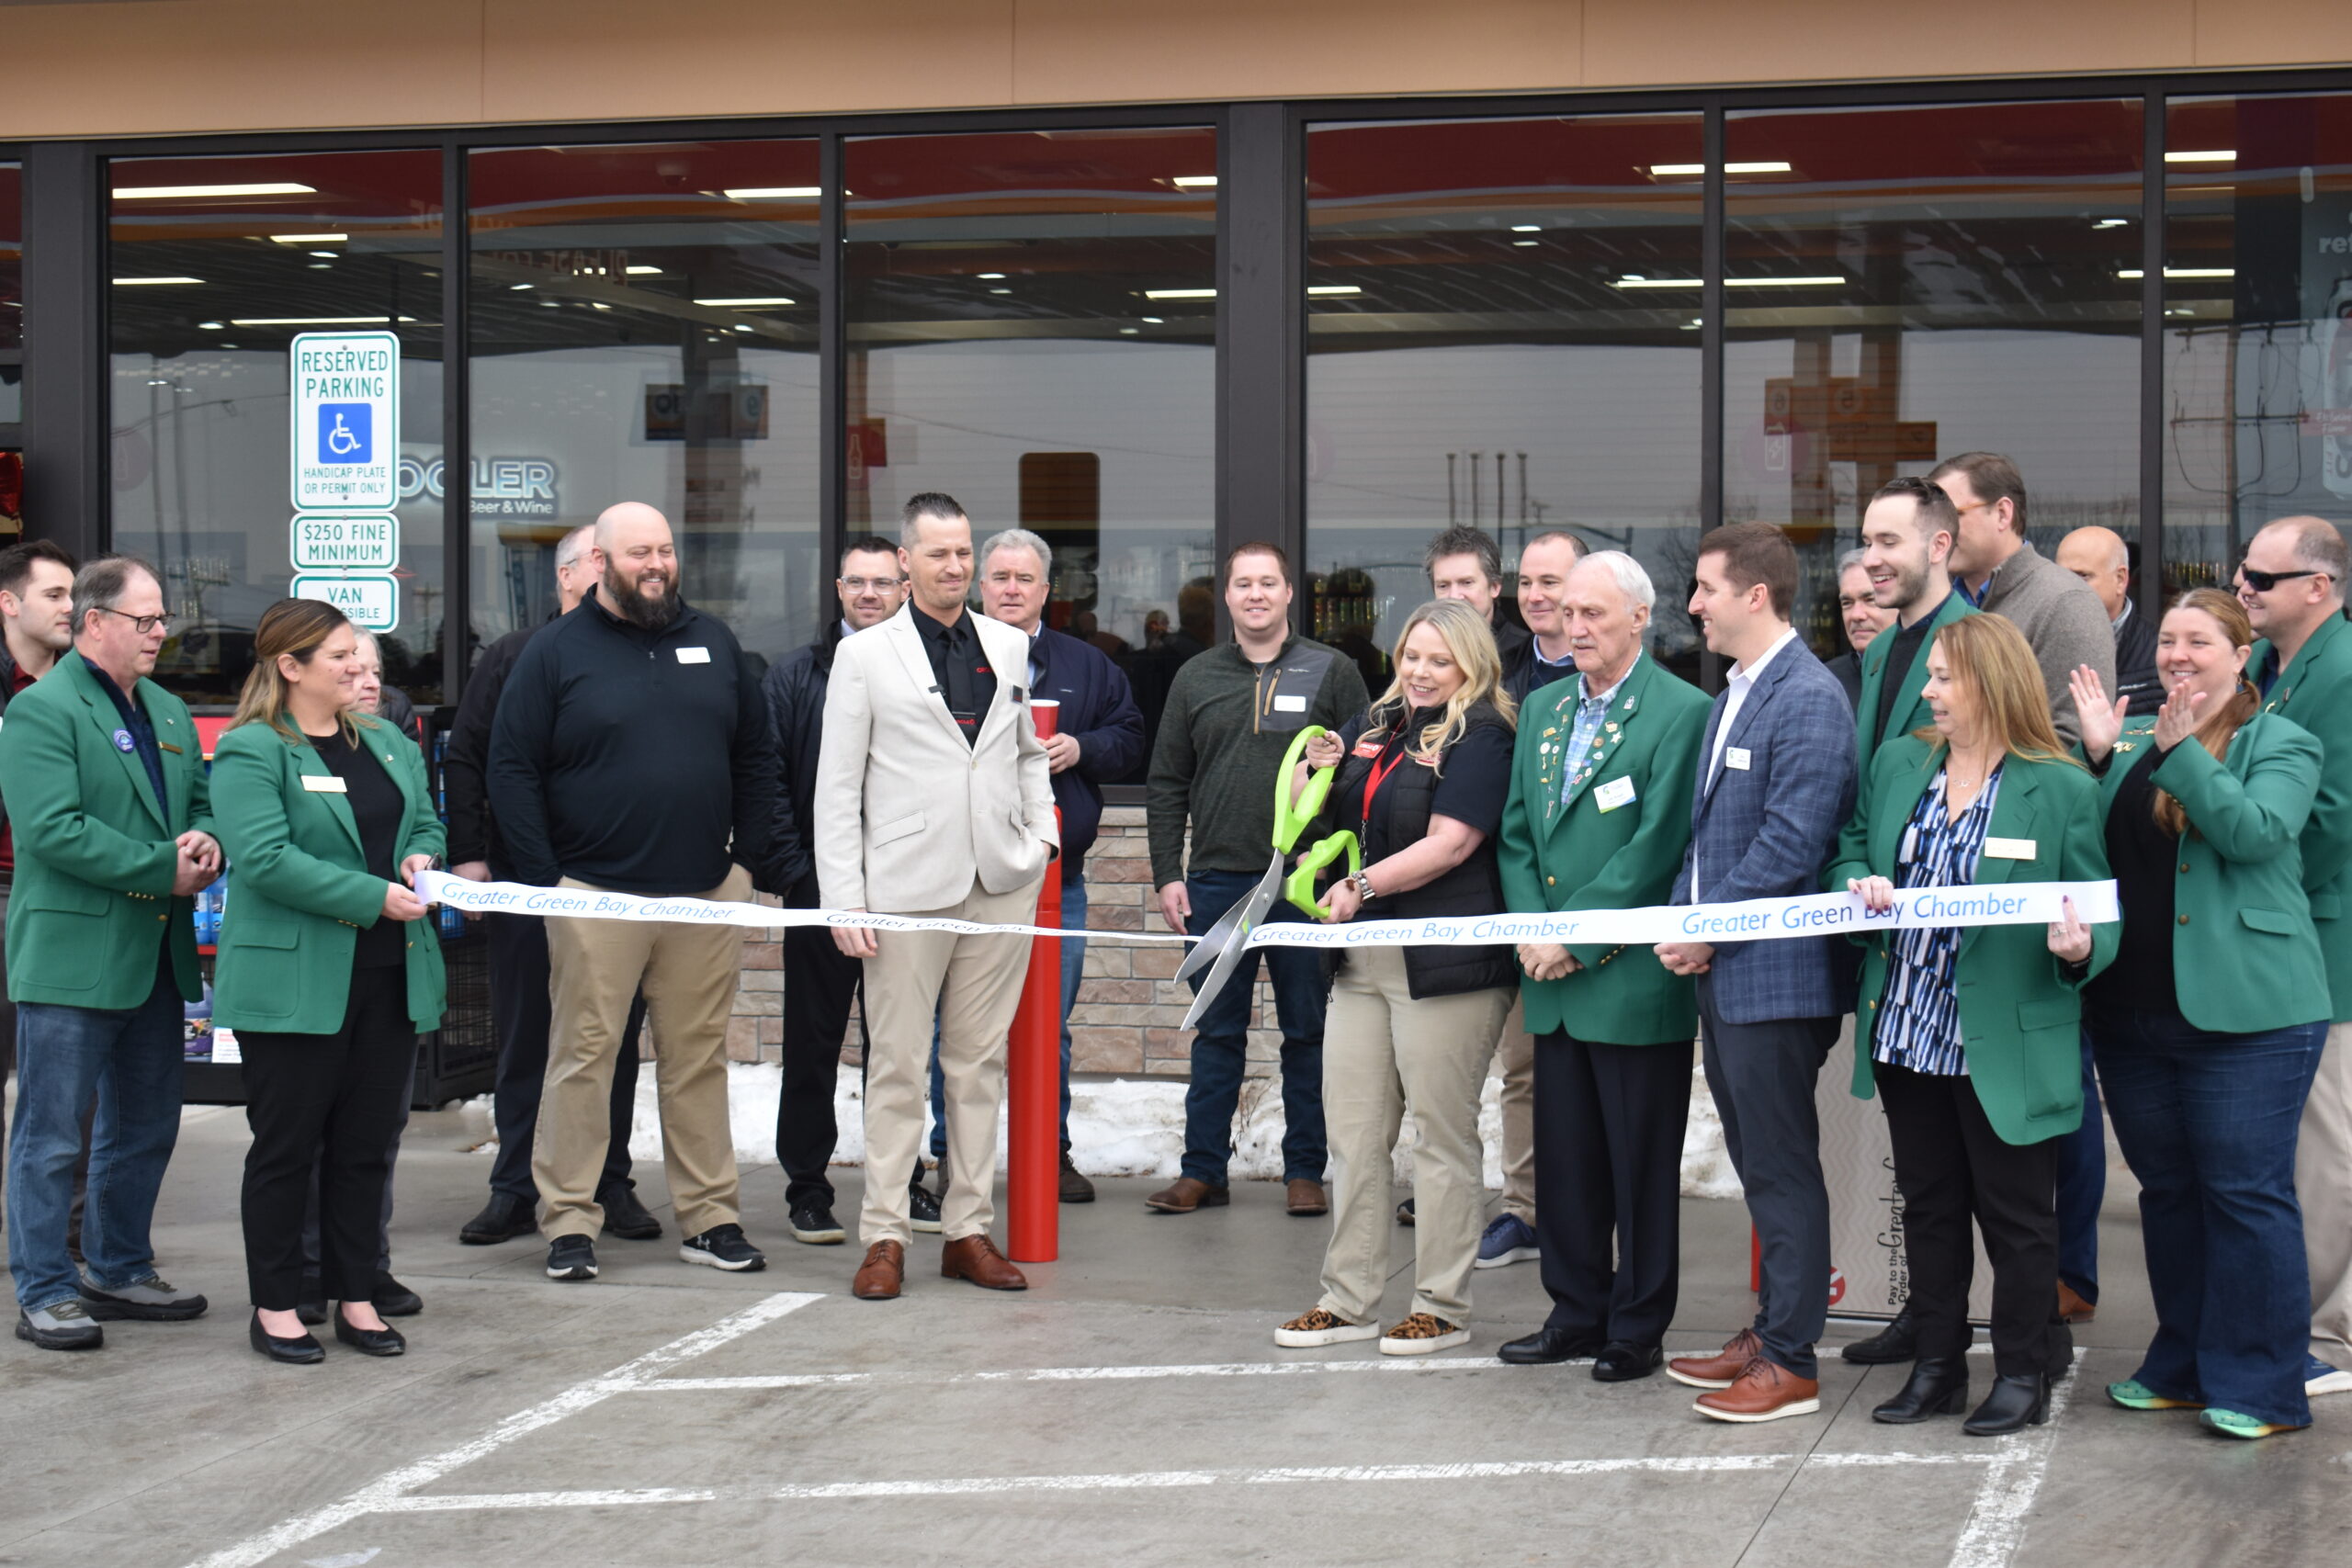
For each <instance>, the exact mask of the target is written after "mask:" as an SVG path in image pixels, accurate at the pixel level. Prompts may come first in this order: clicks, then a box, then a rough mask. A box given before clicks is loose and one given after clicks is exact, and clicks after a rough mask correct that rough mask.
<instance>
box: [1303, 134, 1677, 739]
mask: <svg viewBox="0 0 2352 1568" xmlns="http://www.w3.org/2000/svg"><path fill="white" fill-rule="evenodd" d="M1700 148H1701V122H1700V117H1699V116H1697V115H1696V114H1667V115H1608V116H1591V117H1584V118H1544V119H1489V120H1451V121H1416V122H1408V123H1382V124H1359V125H1329V126H1319V127H1317V128H1315V129H1314V130H1313V131H1312V132H1311V133H1310V135H1309V136H1308V138H1307V209H1306V210H1307V257H1306V311H1307V318H1306V320H1307V355H1308V357H1307V378H1306V388H1307V453H1306V458H1307V487H1306V509H1307V535H1306V554H1307V562H1308V569H1309V570H1310V572H1311V573H1312V586H1313V589H1314V595H1315V596H1314V607H1313V615H1312V620H1311V622H1310V625H1311V627H1312V629H1313V630H1314V632H1315V635H1317V637H1323V638H1325V639H1326V640H1328V641H1330V642H1333V643H1335V644H1336V645H1338V646H1340V647H1341V648H1344V649H1348V650H1349V651H1350V652H1351V653H1352V654H1354V656H1355V658H1356V660H1357V662H1358V663H1359V664H1360V665H1361V666H1363V673H1364V679H1365V683H1366V684H1367V685H1369V686H1370V687H1371V689H1372V690H1373V692H1374V694H1375V695H1376V694H1378V693H1379V692H1380V691H1381V690H1382V689H1384V687H1385V683H1386V681H1387V663H1388V660H1387V650H1388V648H1389V645H1390V644H1391V643H1392V642H1393V641H1394V639H1395V637H1396V634H1397V628H1398V627H1399V626H1402V625H1403V622H1404V618H1405V616H1406V615H1408V613H1410V611H1411V610H1412V609H1413V607H1414V606H1415V605H1417V604H1420V603H1421V602H1422V601H1423V600H1425V599H1427V598H1428V597H1429V579H1428V577H1427V575H1426V574H1425V573H1424V571H1423V570H1422V566H1421V558H1422V552H1423V548H1424V547H1425V546H1426V545H1427V544H1428V542H1429V538H1430V535H1432V534H1433V533H1435V532H1436V531H1437V530H1439V529H1441V528H1443V527H1445V526H1447V525H1450V524H1470V525H1476V526H1478V527H1480V528H1483V529H1485V530H1486V531H1487V532H1488V533H1489V534H1492V535H1493V536H1495V537H1496V539H1497V541H1498V544H1499V545H1500V547H1501V550H1502V555H1503V558H1504V564H1505V568H1506V571H1507V572H1511V571H1513V569H1515V567H1516V564H1517V560H1518V556H1519V550H1520V547H1521V545H1522V544H1523V543H1524V542H1525V541H1526V540H1527V539H1528V538H1529V537H1531V536H1533V535H1535V534H1538V533H1542V532H1544V531H1545V530H1548V529H1553V528H1566V529H1568V530H1570V531H1572V532H1574V533H1576V534H1577V535H1579V536H1582V537H1583V538H1584V539H1585V540H1586V541H1587V542H1588V543H1589V545H1591V546H1592V547H1594V548H1596V549H1604V548H1613V549H1622V550H1627V551H1630V552H1631V553H1632V554H1633V555H1634V557H1635V558H1638V559H1639V560H1641V562H1642V563H1643V564H1644V565H1645V567H1647V568H1648V570H1649V571H1650V574H1651V576H1652V577H1653V578H1654V579H1655V580H1656V581H1657V587H1658V592H1659V604H1658V613H1657V617H1656V621H1655V625H1656V627H1657V631H1656V635H1655V637H1654V639H1653V641H1654V646H1655V647H1656V649H1657V652H1658V655H1659V657H1661V658H1663V659H1665V660H1668V662H1669V663H1670V664H1673V665H1676V666H1677V667H1679V668H1681V669H1683V670H1685V671H1692V670H1695V667H1696V649H1697V644H1696V639H1695V637H1693V635H1692V632H1691V624H1690V620H1689V618H1688V617H1687V616H1686V615H1684V614H1683V611H1682V607H1681V606H1682V602H1683V599H1684V594H1683V592H1682V585H1683V584H1684V583H1687V582H1688V581H1689V580H1690V574H1691V545H1692V544H1693V543H1694V542H1695V541H1696V539H1697V537H1698V526H1699V515H1700V514H1699V505H1700V468H1701V448H1700V418H1701V411H1700V372H1701V367H1700V334H1699V330H1698V325H1699V321H1698V312H1699V294H1698V289H1697V288H1696V287H1695V283H1694V282H1692V280H1695V279H1696V278H1697V277H1698V276H1699V270H1700V221H1701V190H1700V184H1699V181H1698V180H1697V179H1695V178H1694V177H1691V175H1690V174H1689V172H1688V171H1690V170H1693V169H1695V168H1696V167H1697V166H1698V163H1699V158H1700ZM1678 171H1679V172H1678ZM1628 281H1632V282H1634V283H1636V284H1647V283H1657V284H1658V285H1660V286H1659V287H1655V288H1627V287H1626V284H1627V283H1628ZM1506 581H1507V582H1509V581H1513V578H1512V577H1509V576H1507V578H1506ZM1505 604H1506V608H1505V612H1504V613H1505V614H1506V615H1516V607H1515V606H1514V605H1511V604H1510V601H1509V600H1508V599H1506V602H1505Z"/></svg>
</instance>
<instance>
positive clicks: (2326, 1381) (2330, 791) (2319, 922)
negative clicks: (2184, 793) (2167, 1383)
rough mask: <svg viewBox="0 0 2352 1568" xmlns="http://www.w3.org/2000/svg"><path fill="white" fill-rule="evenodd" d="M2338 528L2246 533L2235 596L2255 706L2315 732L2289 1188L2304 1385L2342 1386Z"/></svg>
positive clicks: (2349, 692)
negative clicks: (2302, 1024)
mask: <svg viewBox="0 0 2352 1568" xmlns="http://www.w3.org/2000/svg"><path fill="white" fill-rule="evenodd" d="M2347 570H2352V559H2347V553H2346V549H2345V545H2344V536H2343V534H2342V533H2341V532H2340V531H2339V530H2338V529H2337V528H2336V526H2335V524H2333V523H2330V522H2328V521H2327V520H2326V519H2325V518H2323V517H2282V518H2280V519H2279V520H2278V522H2276V523H2273V524H2271V525H2268V526H2267V527H2266V528H2264V529H2263V530H2262V531H2261V532H2260V533H2258V534H2256V535H2255V536H2254V539H2253V541H2252V542H2251V543H2249V544H2248V545H2247V546H2246V549H2245V566H2243V567H2241V568H2240V569H2239V570H2238V576H2237V593H2238V602H2239V603H2240V604H2244V605H2245V608H2246V615H2247V618H2248V619H2250V620H2252V621H2253V622H2254V629H2255V630H2256V632H2257V633H2259V634H2261V636H2262V637H2263V639H2264V640H2262V641H2261V642H2258V643H2256V645H2255V649H2254V656H2253V658H2251V659H2250V660H2247V661H2246V670H2247V672H2248V673H2250V674H2252V675H2253V676H2254V679H2255V684H2256V686H2258V687H2259V688H2260V689H2261V691H2262V695H2263V711H2265V712H2266V713H2275V714H2279V715H2282V716H2285V717H2287V718H2290V719H2292V720H2293V721H2294V722H2295V723H2297V724H2299V725H2301V726H2302V727H2303V728H2305V729H2308V730H2310V731H2311V732H2312V735H2313V736H2314V737H2316V738H2317V739H2318V740H2319V743H2320V747H2321V750H2322V751H2323V752H2324V756H2323V758H2322V760H2321V762H2320V775H2319V793H2318V795H2317V796H2316V797H2315V798H2314V799H2313V800H2312V814H2311V818H2310V820H2309V821H2308V822H2306V823H2305V824H2304V826H2303V832H2302V839H2301V848H2302V852H2303V887H2304V890H2305V891H2306V892H2307V893H2308V894H2309V895H2310V898H2311V911H2312V925H2313V926H2314V927H2315V928H2317V930H2318V931H2319V943H2320V952H2321V953H2322V955H2323V956H2324V958H2325V960H2326V963H2327V986H2328V992H2329V995H2330V997H2331V998H2333V1001H2332V1005H2331V1009H2330V1011H2329V1018H2330V1020H2331V1022H2330V1023H2329V1025H2328V1031H2327V1044H2326V1047H2325V1049H2324V1051H2323V1052H2322V1053H2321V1055H2320V1064H2319V1076H2318V1077H2316V1078H2314V1079H2313V1080H2312V1090H2311V1096H2310V1098H2309V1099H2307V1100H2304V1102H2303V1119H2302V1128H2301V1138H2300V1139H2299V1141H2298V1143H2297V1145H2296V1148H2295V1192H2296V1196H2297V1197H2299V1198H2300V1199H2301V1201H2302V1205H2303V1239H2304V1242H2305V1246H2306V1250H2307V1251H2308V1252H2309V1253H2310V1256H2311V1269H2312V1345H2311V1356H2312V1363H2313V1364H2312V1365H2311V1366H2309V1367H2307V1368H2305V1369H2304V1370H2305V1371H2306V1373H2307V1374H2308V1375H2307V1377H2306V1378H2305V1381H2304V1393H2307V1394H2319V1393H2352V916H2347V914H2346V909H2345V904H2346V899H2347V897H2352V626H2347V625H2346V624H2345V619H2344V581H2345V577H2346V571H2347Z"/></svg>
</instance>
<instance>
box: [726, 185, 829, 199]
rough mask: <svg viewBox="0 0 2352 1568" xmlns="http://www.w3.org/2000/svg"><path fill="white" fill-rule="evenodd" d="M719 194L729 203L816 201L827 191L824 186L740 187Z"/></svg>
mask: <svg viewBox="0 0 2352 1568" xmlns="http://www.w3.org/2000/svg"><path fill="white" fill-rule="evenodd" d="M718 194H719V195H721V196H723V197H726V198H727V199H728V200H729V201H814V200H816V199H817V198H818V197H821V196H823V195H824V194H825V190H824V187H823V186H737V187H736V188H735V189H733V190H722V191H720V192H719V193H718Z"/></svg>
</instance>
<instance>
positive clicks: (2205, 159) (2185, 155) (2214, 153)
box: [2165, 147, 2238, 164]
mask: <svg viewBox="0 0 2352 1568" xmlns="http://www.w3.org/2000/svg"><path fill="white" fill-rule="evenodd" d="M2237 161H2238V154H2237V149H2236V148H2234V147H2209V148H2205V149H2202V150H2200V151H2183V152H2166V153H2165V163H2167V164H2234V163H2236V162H2237Z"/></svg>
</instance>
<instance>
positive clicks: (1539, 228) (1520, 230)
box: [1510, 223, 1544, 234]
mask: <svg viewBox="0 0 2352 1568" xmlns="http://www.w3.org/2000/svg"><path fill="white" fill-rule="evenodd" d="M1510 231H1511V232H1512V233H1514V234H1541V233H1542V232H1544V225H1543V224H1541V223H1514V224H1512V225H1511V226H1510Z"/></svg>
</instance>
